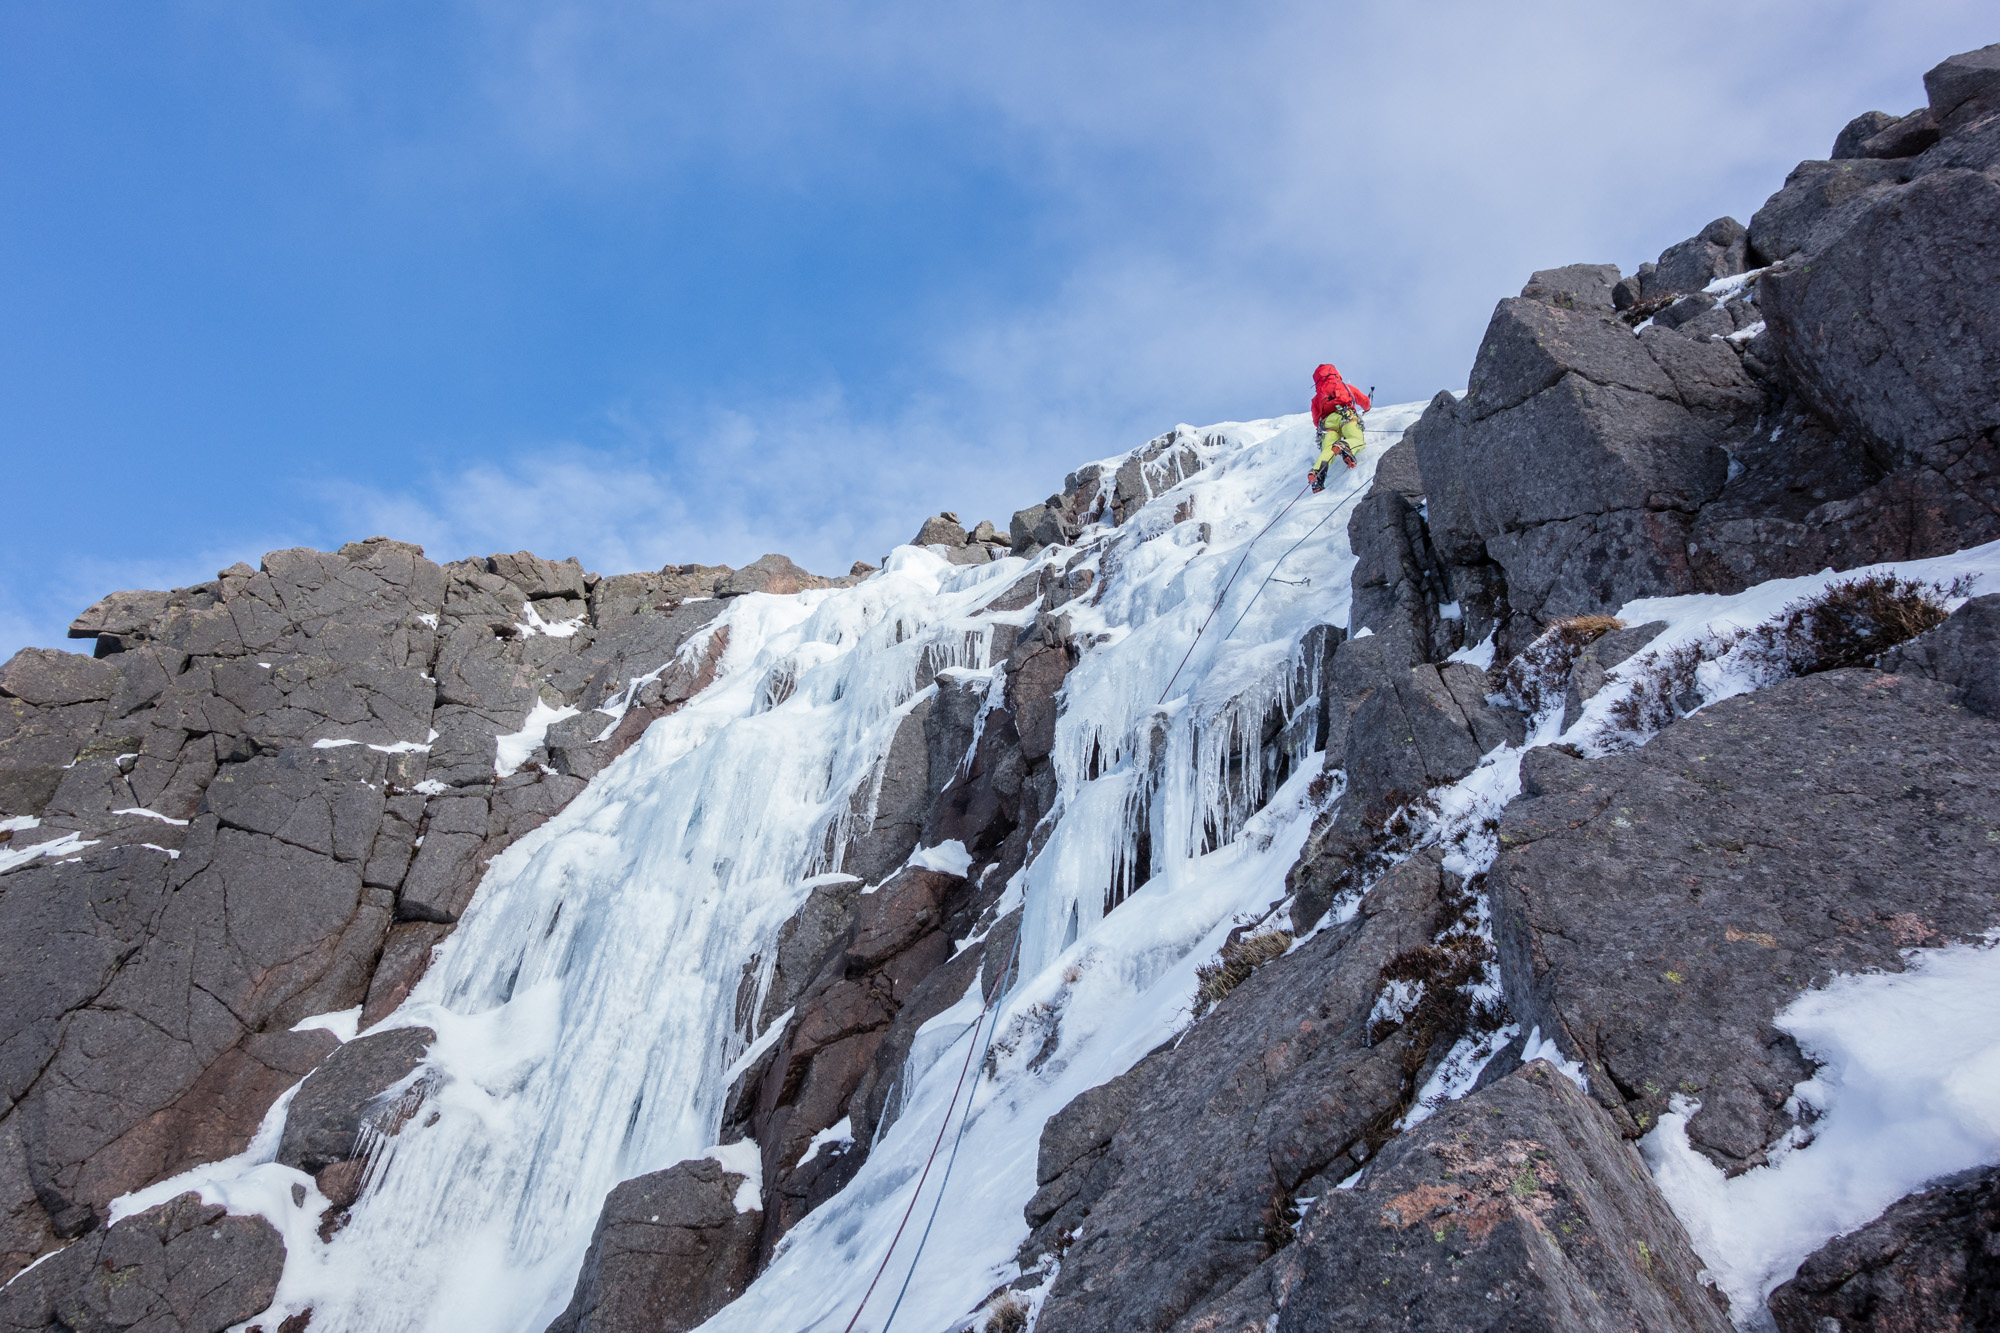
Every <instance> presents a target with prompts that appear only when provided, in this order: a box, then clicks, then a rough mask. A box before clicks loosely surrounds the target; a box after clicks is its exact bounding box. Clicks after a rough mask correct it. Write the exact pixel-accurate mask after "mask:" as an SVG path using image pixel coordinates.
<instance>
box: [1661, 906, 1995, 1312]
mask: <svg viewBox="0 0 2000 1333" xmlns="http://www.w3.org/2000/svg"><path fill="white" fill-rule="evenodd" d="M1905 957H1906V959H1907V967H1906V968H1905V970H1904V971H1902V972H1892V973H1865V974H1861V975H1848V976H1841V977H1836V978H1835V979H1834V980H1833V981H1832V982H1831V983H1829V984H1828V985H1827V986H1826V987H1825V988H1824V989H1821V990H1815V991H1808V992H1806V993H1805V994H1803V995H1801V996H1799V997H1798V998H1797V999H1795V1000H1793V1001H1792V1003H1791V1004H1789V1005H1787V1006H1786V1007H1785V1009H1784V1011H1783V1012H1781V1013H1780V1014H1779V1015H1778V1017H1777V1019H1776V1025H1777V1026H1778V1027H1779V1028H1781V1029H1783V1030H1784V1031H1786V1032H1789V1033H1790V1034H1791V1035H1792V1036H1793V1038H1794V1039H1795V1040H1797V1042H1798V1043H1799V1047H1800V1049H1801V1050H1803V1051H1805V1052H1806V1054H1807V1055H1809V1056H1810V1057H1812V1058H1813V1059H1814V1060H1817V1061H1819V1062H1820V1067H1819V1070H1818V1072H1817V1073H1815V1074H1814V1076H1813V1077H1812V1078H1810V1079H1808V1080H1806V1081H1805V1082H1803V1083H1801V1084H1799V1085H1798V1086H1797V1088H1795V1089H1794V1090H1793V1095H1794V1096H1795V1097H1796V1098H1797V1100H1798V1101H1799V1103H1800V1104H1802V1105H1803V1106H1805V1107H1809V1108H1811V1109H1812V1110H1813V1111H1816V1112H1817V1113H1818V1118H1817V1119H1816V1120H1815V1121H1814V1123H1813V1125H1812V1127H1811V1129H1810V1130H1809V1131H1807V1132H1805V1133H1797V1132H1795V1133H1794V1134H1793V1135H1791V1136H1789V1137H1788V1139H1787V1140H1786V1141H1784V1142H1782V1143H1781V1144H1779V1145H1778V1146H1777V1147H1776V1148H1775V1150H1774V1151H1773V1152H1772V1153H1771V1155H1770V1163H1769V1165H1767V1166H1761V1167H1756V1168H1753V1169H1751V1170H1749V1171H1745V1172H1744V1173H1742V1174H1741V1175H1739V1176H1737V1177H1735V1178H1734V1179H1725V1178H1724V1176H1723V1174H1722V1171H1721V1170H1720V1169H1719V1168H1718V1167H1717V1166H1716V1165H1715V1164H1714V1163H1713V1162H1711V1161H1709V1160H1708V1158H1706V1157H1704V1156H1703V1155H1702V1154H1701V1153H1699V1152H1698V1151H1696V1150H1695V1149H1694V1147H1693V1146H1692V1145H1690V1144H1689V1142H1688V1137H1687V1124H1688V1121H1689V1120H1690V1119H1692V1118H1693V1116H1694V1113H1695V1112H1696V1111H1697V1110H1699V1109H1700V1106H1699V1103H1696V1102H1689V1101H1686V1100H1684V1099H1680V1098H1676V1099H1675V1101H1674V1102H1673V1104H1672V1110H1670V1111H1669V1112H1668V1113H1667V1114H1666V1115H1663V1116H1661V1117H1660V1123H1659V1125H1658V1126H1657V1127H1656V1128H1655V1129H1654V1130H1653V1132H1652V1133H1650V1134H1648V1135H1647V1136H1646V1137H1645V1138H1644V1139H1642V1140H1640V1143H1639V1147H1640V1151H1641V1152H1642V1153H1644V1155H1645V1157H1646V1161H1647V1163H1648V1164H1649V1165H1650V1166H1651V1167H1652V1169H1653V1178H1654V1180H1655V1181H1656V1182H1657V1183H1658V1184H1659V1187H1660V1192H1661V1193H1662V1194H1664V1195H1665V1196H1666V1198H1667V1202H1668V1203H1670V1204H1671V1205H1672V1206H1673V1209H1674V1212H1675V1213H1676V1214H1677V1215H1679V1217H1680V1219H1681V1221H1682V1223H1683V1224H1684V1225H1685V1226H1686V1227H1687V1230H1688V1238H1689V1239H1690V1240H1691V1241H1693V1243H1694V1248H1695V1252H1696V1253H1698V1254H1699V1255H1700V1256H1701V1258H1702V1261H1703V1262H1704V1263H1705V1264H1707V1265H1708V1270H1709V1272H1710V1273H1711V1274H1712V1275H1713V1276H1714V1278H1715V1280H1716V1283H1717V1285H1718V1287H1719V1288H1720V1289H1721V1291H1722V1292H1723V1294H1724V1295H1726V1296H1728V1297H1729V1301H1730V1308H1731V1311H1732V1314H1733V1317H1734V1318H1735V1319H1736V1322H1737V1325H1738V1327H1740V1328H1744V1329H1756V1330H1764V1329H1769V1328H1771V1327H1772V1325H1771V1321H1770V1315H1769V1311H1768V1310H1767V1308H1766V1306H1765V1304H1764V1302H1765V1299H1766V1298H1767V1297H1768V1296H1769V1295H1770V1293H1771V1291H1772V1290H1773V1289H1774V1288H1776V1287H1777V1286H1778V1285H1779V1284H1780V1283H1783V1282H1784V1281H1786V1280H1787V1279H1789V1278H1790V1277H1791V1276H1792V1274H1793V1273H1795V1272H1797V1271H1798V1266H1799V1263H1800V1261H1801V1260H1803V1259H1804V1258H1805V1257H1806V1256H1807V1255H1809V1254H1811V1253H1812V1252H1813V1251H1814V1250H1816V1249H1818V1248H1819V1247H1820V1246H1821V1245H1824V1244H1825V1243H1826V1242H1827V1241H1828V1240H1830V1239H1832V1238H1833V1237H1835V1236H1838V1235H1843V1234H1845V1233H1846V1232H1849V1231H1852V1230H1854V1229H1855V1228H1857V1227H1860V1226H1863V1225H1865V1224H1866V1223H1868V1222H1869V1221H1871V1220H1873V1219H1874V1218H1875V1217H1877V1216H1879V1215H1880V1214H1881V1212H1882V1210H1883V1209H1885V1208H1887V1207H1888V1206H1889V1205H1890V1204H1892V1203H1894V1202H1895V1201H1896V1200H1898V1199H1900V1198H1902V1197H1903V1196H1904V1195H1906V1194H1909V1193H1911V1192H1912V1191H1914V1190H1916V1189H1918V1188H1919V1187H1921V1186H1922V1185H1924V1184H1925V1183H1926V1182H1928V1181H1932V1180H1936V1179H1937V1178H1938V1177H1940V1176H1946V1175H1950V1174H1952V1173H1953V1172H1957V1171H1964V1170H1968V1169H1970V1168H1972V1167H1976V1166H1985V1165H1989V1164H1992V1163H1995V1162H2000V1028H1996V1027H1995V1025H1994V1022H1993V1016H1994V1015H1995V1014H2000V949H1996V948H1995V947H1993V946H1992V945H1991V944H1987V945H1954V946H1951V947H1948V948H1943V949H1913V950H1910V951H1908V952H1907V953H1906V954H1905Z"/></svg>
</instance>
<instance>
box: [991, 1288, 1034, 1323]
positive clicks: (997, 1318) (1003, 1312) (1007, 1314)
mask: <svg viewBox="0 0 2000 1333" xmlns="http://www.w3.org/2000/svg"><path fill="white" fill-rule="evenodd" d="M1027 1327H1028V1307H1027V1306H1026V1305H1023V1304H1022V1303H1021V1298H1020V1297H1019V1296H1016V1295H1015V1294H1014V1293H1013V1292H1011V1291H1005V1292H1002V1293H1000V1299H999V1300H997V1301H995V1302H993V1304H991V1305H989V1306H987V1307H986V1333H1024V1330H1026V1328H1027Z"/></svg>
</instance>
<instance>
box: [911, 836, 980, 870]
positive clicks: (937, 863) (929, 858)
mask: <svg viewBox="0 0 2000 1333" xmlns="http://www.w3.org/2000/svg"><path fill="white" fill-rule="evenodd" d="M909 864H911V865H913V866H916V867H917V868H918V869H920V870H936V871H939V872H940V873H942V874H946V875H958V876H960V877H963V876H964V874H965V872H966V871H968V870H970V869H972V853H971V852H969V851H967V850H966V849H965V844H964V843H962V842H959V841H957V840H956V839H954V840H952V841H951V842H941V843H939V844H938V845H937V846H935V847H924V848H921V849H919V850H918V851H917V852H915V853H914V854H912V855H911V857H910V861H909Z"/></svg>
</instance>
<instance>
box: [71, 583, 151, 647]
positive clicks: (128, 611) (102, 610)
mask: <svg viewBox="0 0 2000 1333" xmlns="http://www.w3.org/2000/svg"><path fill="white" fill-rule="evenodd" d="M172 596H173V594H172V593H165V592H137V591H135V592H114V593H112V594H111V595H110V596H108V597H104V598H100V599H99V600H98V601H96V602H93V603H91V605H90V607H89V609H88V610H86V611H85V612H84V613H83V614H82V615H80V616H78V617H77V618H76V619H75V620H72V621H71V622H70V625H69V637H70V638H72V639H94V638H97V637H99V636H100V635H110V636H112V637H114V638H117V639H120V640H126V639H143V638H150V637H152V628H153V625H154V623H155V622H156V621H158V620H159V619H160V617H161V616H162V615H164V614H165V613H166V610H167V603H168V600H169V599H170V598H171V597H172ZM99 655H100V656H102V655H103V654H99Z"/></svg>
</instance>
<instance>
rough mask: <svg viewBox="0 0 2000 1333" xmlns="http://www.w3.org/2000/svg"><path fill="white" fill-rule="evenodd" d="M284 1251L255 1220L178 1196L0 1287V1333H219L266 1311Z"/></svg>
mask: <svg viewBox="0 0 2000 1333" xmlns="http://www.w3.org/2000/svg"><path fill="white" fill-rule="evenodd" d="M284 1265H285V1244H284V1242H283V1241H282V1240H280V1239H279V1238H278V1233H277V1231H276V1230H275V1229H274V1228H273V1227H272V1226H271V1224H270V1223H269V1222H266V1221H265V1220H264V1219H263V1218H261V1217H231V1216H228V1215H227V1214H226V1213H225V1212H224V1211H223V1209H222V1208H220V1207H218V1206H215V1205H211V1204H205V1203H203V1202H202V1201H201V1199H200V1198H199V1197H198V1196H197V1195H194V1194H183V1195H181V1196H180V1197H178V1198H176V1199H171V1200H169V1201H168V1202H166V1203H163V1204H161V1205H160V1206H159V1207H157V1208H149V1209H147V1210H146V1211H145V1212H143V1213H139V1214H136V1215H135V1216H132V1217H128V1218H126V1219H125V1220H124V1221H122V1222H120V1223H118V1224H117V1225H116V1226H113V1227H108V1228H106V1229H104V1230H102V1231H98V1232H96V1233H94V1234H92V1235H89V1236H86V1237H84V1238H83V1239H82V1240H79V1241H77V1242H76V1243H74V1244H72V1245H71V1246H69V1247H68V1248H67V1249H65V1250H63V1252H62V1253H60V1254H58V1255H56V1256H55V1257H54V1258H52V1259H50V1260H48V1261H47V1262H46V1263H42V1264H38V1265H36V1267H35V1268H34V1270H33V1271H32V1272H29V1273H27V1274H24V1275H23V1276H22V1277H21V1278H20V1279H19V1280H17V1281H14V1282H10V1283H8V1284H7V1285H6V1286H5V1287H0V1329H5V1330H6V1331H7V1333H45V1330H50V1329H63V1330H67V1333H123V1330H125V1329H137V1330H142V1331H143V1333H166V1331H167V1330H169V1329H185V1330H188V1333H222V1330H224V1329H226V1328H229V1327H231V1326H232V1325H235V1324H239V1323H241V1322H243V1321H244V1320H246V1319H248V1318H250V1317H251V1316H252V1315H254V1314H257V1313H258V1312H259V1311H261V1310H263V1309H264V1308H265V1307H266V1306H268V1305H269V1304H270V1303H271V1297H272V1295H273V1294H275V1293H276V1291H277V1289H278V1276H279V1273H280V1272H281V1271H282V1270H283V1268H284Z"/></svg>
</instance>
